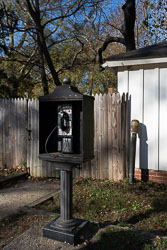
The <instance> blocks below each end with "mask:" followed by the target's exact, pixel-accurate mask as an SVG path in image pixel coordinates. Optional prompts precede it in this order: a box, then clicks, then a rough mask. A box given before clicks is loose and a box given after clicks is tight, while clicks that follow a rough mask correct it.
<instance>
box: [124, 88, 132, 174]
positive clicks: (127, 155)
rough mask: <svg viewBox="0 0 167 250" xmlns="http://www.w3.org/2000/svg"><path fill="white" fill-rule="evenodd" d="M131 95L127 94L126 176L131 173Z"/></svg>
mask: <svg viewBox="0 0 167 250" xmlns="http://www.w3.org/2000/svg"><path fill="white" fill-rule="evenodd" d="M130 105H131V97H130V98H129V95H128V93H127V94H126V125H125V126H126V128H125V130H126V135H125V148H126V159H125V161H126V177H128V175H129V153H130V120H131V117H130V109H131V106H130Z"/></svg>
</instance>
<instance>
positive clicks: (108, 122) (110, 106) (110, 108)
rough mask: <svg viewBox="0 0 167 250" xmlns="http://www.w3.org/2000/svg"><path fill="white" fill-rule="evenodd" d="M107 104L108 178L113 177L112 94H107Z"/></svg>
mask: <svg viewBox="0 0 167 250" xmlns="http://www.w3.org/2000/svg"><path fill="white" fill-rule="evenodd" d="M107 106H108V110H107V112H108V116H107V117H108V121H107V124H108V178H109V180H112V179H113V168H112V126H111V124H112V95H110V94H109V95H108V99H107Z"/></svg>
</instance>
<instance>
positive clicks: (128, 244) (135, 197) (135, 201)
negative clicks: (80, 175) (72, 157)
mask: <svg viewBox="0 0 167 250" xmlns="http://www.w3.org/2000/svg"><path fill="white" fill-rule="evenodd" d="M59 199H60V197H59V195H56V196H55V197H53V199H51V200H48V201H47V202H45V203H43V204H41V205H40V206H39V207H38V209H39V208H40V209H42V210H47V211H50V212H56V213H59V211H60V202H59ZM73 216H74V217H76V218H83V219H87V220H89V221H96V222H98V223H99V225H100V227H105V226H107V225H109V224H112V225H116V226H120V227H128V228H129V231H127V230H126V231H125V230H122V229H115V228H114V229H113V228H109V229H107V231H105V232H103V233H102V234H101V235H100V236H99V239H98V241H97V242H96V243H90V244H88V246H87V248H89V246H90V249H145V250H149V249H167V239H166V238H162V237H163V236H166V235H167V185H164V184H157V183H152V182H147V183H142V182H136V183H134V184H129V183H128V182H126V181H123V182H119V183H114V182H111V181H108V180H106V181H100V180H93V179H78V180H77V181H75V183H74V185H73ZM141 231H145V232H149V233H150V232H151V233H152V234H154V235H155V236H157V237H156V238H155V239H154V240H150V239H148V237H146V238H145V237H144V239H143V236H142V234H140V235H138V233H136V232H141ZM111 246H112V248H111Z"/></svg>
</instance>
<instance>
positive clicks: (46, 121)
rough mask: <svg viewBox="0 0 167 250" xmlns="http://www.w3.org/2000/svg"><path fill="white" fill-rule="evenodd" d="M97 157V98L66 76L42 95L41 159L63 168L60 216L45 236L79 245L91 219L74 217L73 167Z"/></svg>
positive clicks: (40, 104) (40, 115)
mask: <svg viewBox="0 0 167 250" xmlns="http://www.w3.org/2000/svg"><path fill="white" fill-rule="evenodd" d="M93 158H94V97H92V96H86V95H82V94H81V93H80V92H79V91H78V89H77V88H75V87H72V86H70V79H69V78H65V79H64V80H63V85H62V86H58V87H56V89H55V90H54V92H53V93H51V94H48V95H45V96H41V97H39V159H41V160H43V161H50V162H54V166H55V169H57V170H60V178H61V179H60V181H61V198H60V199H61V201H60V217H59V218H57V219H55V220H53V221H52V222H50V223H49V224H48V225H47V226H46V227H44V228H43V235H44V237H47V238H51V239H55V240H58V241H62V242H67V243H70V244H74V245H75V244H76V243H77V241H78V240H79V234H80V233H81V230H82V229H83V228H84V226H85V225H86V223H87V221H84V220H81V219H74V218H73V217H72V170H73V168H76V167H79V166H80V165H81V164H82V163H84V162H87V161H90V160H91V159H93Z"/></svg>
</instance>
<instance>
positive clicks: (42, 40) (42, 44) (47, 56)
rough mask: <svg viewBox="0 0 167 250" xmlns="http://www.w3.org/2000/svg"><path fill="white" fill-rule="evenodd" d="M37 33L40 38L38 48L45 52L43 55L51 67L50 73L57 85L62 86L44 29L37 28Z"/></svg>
mask: <svg viewBox="0 0 167 250" xmlns="http://www.w3.org/2000/svg"><path fill="white" fill-rule="evenodd" d="M37 32H38V36H39V40H38V46H39V47H40V48H41V51H42V52H43V54H44V56H45V59H46V62H47V64H48V67H49V69H50V72H51V74H52V77H53V80H54V83H55V85H57V86H60V85H61V82H60V80H59V77H58V73H57V72H56V70H55V68H54V65H53V62H52V59H51V56H50V54H49V51H48V48H47V45H46V41H45V37H44V34H43V28H42V27H39V28H37Z"/></svg>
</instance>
